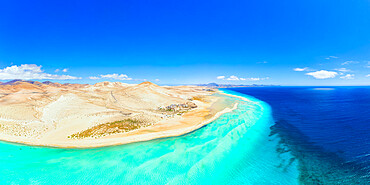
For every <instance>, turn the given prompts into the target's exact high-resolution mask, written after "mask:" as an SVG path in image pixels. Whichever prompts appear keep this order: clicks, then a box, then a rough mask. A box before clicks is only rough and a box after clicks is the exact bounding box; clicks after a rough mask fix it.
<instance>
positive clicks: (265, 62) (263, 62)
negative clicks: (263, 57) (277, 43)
mask: <svg viewBox="0 0 370 185" xmlns="http://www.w3.org/2000/svg"><path fill="white" fill-rule="evenodd" d="M267 63H268V62H267V61H262V62H257V64H267Z"/></svg>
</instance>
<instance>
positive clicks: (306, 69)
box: [293, 67, 308, 71]
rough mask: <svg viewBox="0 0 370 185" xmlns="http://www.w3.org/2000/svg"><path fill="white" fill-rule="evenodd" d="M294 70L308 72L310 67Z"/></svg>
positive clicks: (295, 69)
mask: <svg viewBox="0 0 370 185" xmlns="http://www.w3.org/2000/svg"><path fill="white" fill-rule="evenodd" d="M293 70H294V71H308V67H304V68H299V67H297V68H294V69H293Z"/></svg>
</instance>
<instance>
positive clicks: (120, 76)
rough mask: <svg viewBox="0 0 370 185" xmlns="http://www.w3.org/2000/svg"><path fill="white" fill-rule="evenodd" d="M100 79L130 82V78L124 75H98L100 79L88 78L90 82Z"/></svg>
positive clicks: (95, 77) (96, 77)
mask: <svg viewBox="0 0 370 185" xmlns="http://www.w3.org/2000/svg"><path fill="white" fill-rule="evenodd" d="M102 78H110V79H115V80H132V78H129V77H128V76H127V75H125V74H116V73H113V74H106V75H100V77H98V76H90V77H89V79H91V80H98V79H102Z"/></svg>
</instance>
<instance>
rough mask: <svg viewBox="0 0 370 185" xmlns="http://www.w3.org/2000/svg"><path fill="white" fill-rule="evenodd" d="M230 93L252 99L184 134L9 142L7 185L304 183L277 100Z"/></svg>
mask: <svg viewBox="0 0 370 185" xmlns="http://www.w3.org/2000/svg"><path fill="white" fill-rule="evenodd" d="M226 92H228V93H233V94H238V95H241V96H244V97H247V98H248V99H249V100H250V101H248V102H246V101H241V100H240V99H236V98H233V99H234V101H235V102H239V105H238V109H236V110H234V111H233V112H231V113H226V114H224V115H222V116H221V117H220V118H219V119H217V120H216V121H214V122H212V123H210V124H208V125H207V126H205V127H203V128H201V129H199V130H196V131H194V132H192V133H189V134H186V135H183V136H180V137H172V138H166V139H157V140H152V141H147V142H139V143H133V144H128V145H122V146H113V147H104V148H96V149H57V148H46V147H31V146H24V145H17V144H10V143H5V142H1V143H0V184H298V180H299V171H298V162H297V160H296V159H295V158H294V157H293V156H292V155H291V152H289V149H288V148H286V147H285V146H283V145H281V142H280V141H281V140H280V137H279V136H277V135H271V130H270V127H271V126H272V125H273V124H274V122H273V119H272V116H271V109H270V107H269V105H267V104H266V103H264V102H262V101H260V100H258V99H255V98H253V97H249V96H247V95H243V94H239V93H236V92H231V91H226ZM279 142H280V143H279Z"/></svg>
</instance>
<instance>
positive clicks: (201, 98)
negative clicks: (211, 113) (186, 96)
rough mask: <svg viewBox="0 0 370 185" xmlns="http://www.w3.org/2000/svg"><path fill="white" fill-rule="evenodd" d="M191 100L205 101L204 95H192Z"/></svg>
mask: <svg viewBox="0 0 370 185" xmlns="http://www.w3.org/2000/svg"><path fill="white" fill-rule="evenodd" d="M192 99H193V100H198V101H201V102H205V101H206V99H205V97H204V96H193V98H192Z"/></svg>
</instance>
